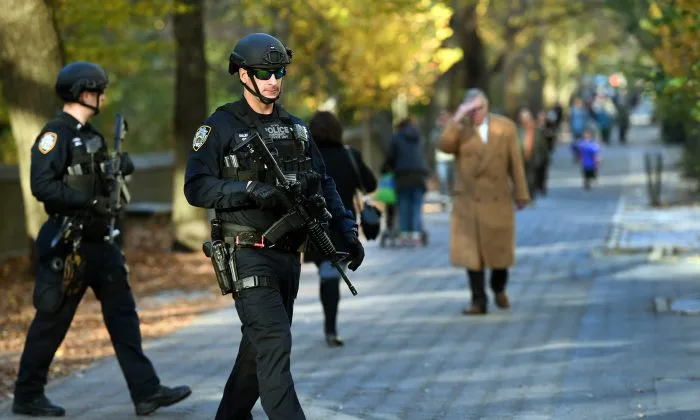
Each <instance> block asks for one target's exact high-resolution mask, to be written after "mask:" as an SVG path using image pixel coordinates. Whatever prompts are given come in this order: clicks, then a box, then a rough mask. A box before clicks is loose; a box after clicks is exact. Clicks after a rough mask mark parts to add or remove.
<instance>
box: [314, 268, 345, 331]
mask: <svg viewBox="0 0 700 420" xmlns="http://www.w3.org/2000/svg"><path fill="white" fill-rule="evenodd" d="M318 273H319V277H321V285H320V287H319V292H320V296H321V305H323V315H324V326H323V330H324V332H325V333H326V334H327V335H328V334H332V335H334V334H337V333H338V328H337V319H338V304H339V303H340V273H338V271H337V270H336V269H335V267H333V265H331V262H330V261H328V260H324V261H321V263H320V264H319V267H318Z"/></svg>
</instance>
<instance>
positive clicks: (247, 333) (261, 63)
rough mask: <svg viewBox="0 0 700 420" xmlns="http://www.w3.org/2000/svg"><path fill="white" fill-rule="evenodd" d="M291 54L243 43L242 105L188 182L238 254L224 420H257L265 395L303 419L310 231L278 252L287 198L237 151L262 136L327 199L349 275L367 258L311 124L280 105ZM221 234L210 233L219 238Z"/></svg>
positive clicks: (199, 137)
mask: <svg viewBox="0 0 700 420" xmlns="http://www.w3.org/2000/svg"><path fill="white" fill-rule="evenodd" d="M291 58H292V51H291V50H289V49H287V48H286V47H285V46H284V45H283V44H282V43H281V42H280V41H279V40H278V39H276V38H275V37H273V36H270V35H267V34H263V33H254V34H250V35H247V36H245V37H243V38H242V39H241V40H240V41H239V42H238V44H237V45H236V47H235V48H234V50H233V52H232V54H231V56H230V58H229V73H230V74H235V73H238V77H239V78H240V83H241V84H242V85H243V98H242V99H241V100H239V101H237V102H234V103H229V104H226V105H223V106H221V107H219V108H218V109H217V110H216V111H215V112H214V113H213V114H212V115H211V116H210V117H209V118H208V119H207V120H206V121H205V122H204V124H203V125H202V126H201V127H199V129H198V130H197V132H196V134H195V137H194V141H193V144H192V150H191V151H190V155H189V159H188V162H187V170H186V174H185V195H186V197H187V200H188V201H189V202H190V204H192V205H194V206H198V207H204V208H213V209H215V212H216V219H215V220H216V221H220V222H221V223H222V230H223V232H224V236H225V237H226V243H228V244H230V245H231V246H232V247H233V249H235V251H234V252H233V253H232V254H233V257H232V258H233V260H234V266H235V267H236V271H237V275H236V277H235V278H237V279H238V280H237V281H235V282H234V291H233V295H234V299H235V306H236V310H237V312H238V316H239V318H240V320H241V324H242V332H243V337H242V340H241V343H240V347H239V350H238V356H237V358H236V361H235V363H234V365H233V370H232V372H231V375H230V377H229V379H228V382H227V383H226V386H225V388H224V392H223V396H222V399H221V403H220V404H219V409H218V412H217V415H216V419H218V420H224V419H225V420H231V419H251V418H252V417H251V413H250V411H251V409H252V408H253V406H254V405H255V402H256V400H257V399H258V397H260V399H261V402H262V406H263V409H264V410H265V413H266V414H267V416H268V417H269V418H270V419H272V420H281V419H284V420H295V419H304V418H305V416H304V412H303V410H302V408H301V405H300V404H299V399H298V397H297V394H296V391H295V390H294V382H293V380H292V376H291V373H290V367H289V363H290V353H291V347H292V335H291V331H290V327H291V323H292V306H293V303H294V299H295V298H296V294H297V291H298V288H299V275H300V268H301V267H300V250H301V248H302V246H303V244H304V242H305V239H306V232H304V231H303V229H300V230H302V231H294V232H292V233H289V234H288V235H287V236H286V237H283V238H282V239H281V240H279V241H277V243H275V244H269V243H267V242H265V237H264V236H263V235H262V233H263V232H265V231H266V230H267V229H268V228H269V227H270V226H271V225H272V224H273V223H274V222H276V221H277V220H278V219H279V218H280V217H281V216H282V215H284V214H285V211H286V209H287V207H286V206H287V204H288V203H287V202H286V199H285V198H286V197H285V196H284V195H283V194H282V193H281V192H280V190H279V189H278V188H277V187H276V182H275V178H273V176H272V174H270V173H269V171H268V170H266V168H265V167H264V165H260V164H258V163H257V162H256V161H255V160H254V159H251V158H250V156H249V155H247V154H246V153H242V152H240V150H242V149H243V148H240V149H236V147H237V146H238V145H240V144H241V143H242V142H244V141H245V140H246V139H247V138H248V137H249V136H250V135H251V134H252V133H258V134H260V136H261V137H262V139H263V140H264V141H265V143H266V145H267V146H268V148H269V149H270V151H271V152H272V154H273V155H274V156H275V160H276V162H277V163H278V165H279V166H280V168H281V169H282V171H283V172H284V174H285V177H290V178H292V179H295V180H297V181H298V182H299V183H300V184H301V185H302V188H301V190H302V191H303V192H304V194H307V196H311V195H313V194H316V193H320V194H321V195H322V196H323V197H324V198H325V201H326V208H327V209H328V211H329V212H330V214H331V215H332V219H331V220H330V222H329V228H331V229H335V230H336V231H338V232H339V233H340V234H341V236H342V237H343V239H344V242H345V245H346V248H347V249H348V250H349V253H350V258H351V262H350V264H349V268H350V269H351V270H355V269H357V267H359V265H360V264H361V263H362V260H363V258H364V250H363V247H362V244H361V243H360V241H359V239H358V237H357V225H356V224H355V221H354V219H353V217H352V215H351V213H350V212H347V211H346V210H345V208H344V207H343V203H342V201H341V199H340V197H339V196H338V193H337V191H336V189H335V184H334V182H333V180H332V178H330V177H329V176H327V175H326V170H325V166H324V163H323V158H322V157H321V155H320V153H319V151H318V149H317V148H316V146H315V144H314V143H313V141H312V139H311V136H310V134H309V130H308V129H307V127H306V125H305V124H304V123H303V122H302V121H301V120H300V119H299V118H297V117H295V116H293V115H290V114H289V113H288V112H287V111H285V109H284V108H283V107H282V106H281V105H280V104H279V103H277V102H276V101H277V99H278V98H279V97H280V93H281V88H282V78H283V77H284V76H285V74H286V71H287V70H286V68H287V65H289V64H290V62H291ZM213 234H214V231H212V236H213Z"/></svg>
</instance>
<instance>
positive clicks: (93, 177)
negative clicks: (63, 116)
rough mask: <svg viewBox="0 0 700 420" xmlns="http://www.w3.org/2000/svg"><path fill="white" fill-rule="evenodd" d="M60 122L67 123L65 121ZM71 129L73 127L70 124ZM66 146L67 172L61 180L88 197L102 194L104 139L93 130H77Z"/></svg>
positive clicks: (104, 156)
mask: <svg viewBox="0 0 700 420" xmlns="http://www.w3.org/2000/svg"><path fill="white" fill-rule="evenodd" d="M59 122H60V123H62V124H65V125H69V124H67V123H66V122H65V121H61V120H59ZM71 129H73V130H74V129H75V127H73V126H71ZM67 147H68V162H67V164H66V166H67V168H68V169H67V173H66V174H64V177H63V180H64V182H65V183H66V184H68V186H70V187H71V188H74V189H76V190H79V191H82V192H83V193H85V194H87V195H88V196H90V197H94V196H96V195H99V194H104V193H105V190H104V185H103V183H102V173H103V171H102V165H103V164H104V162H105V161H106V160H107V154H106V152H107V147H106V145H105V143H104V139H103V138H102V137H101V136H99V135H98V134H96V133H94V132H89V131H86V132H81V131H79V132H77V133H76V135H75V137H73V138H72V139H71V141H70V143H69V144H68V145H67Z"/></svg>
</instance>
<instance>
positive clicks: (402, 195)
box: [397, 187, 425, 232]
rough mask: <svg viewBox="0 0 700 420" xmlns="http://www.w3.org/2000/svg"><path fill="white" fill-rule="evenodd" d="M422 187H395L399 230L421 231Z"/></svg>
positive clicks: (423, 190)
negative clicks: (397, 201) (397, 200)
mask: <svg viewBox="0 0 700 420" xmlns="http://www.w3.org/2000/svg"><path fill="white" fill-rule="evenodd" d="M423 194H425V188H423V187H403V188H397V195H398V199H399V223H400V225H401V232H421V231H423Z"/></svg>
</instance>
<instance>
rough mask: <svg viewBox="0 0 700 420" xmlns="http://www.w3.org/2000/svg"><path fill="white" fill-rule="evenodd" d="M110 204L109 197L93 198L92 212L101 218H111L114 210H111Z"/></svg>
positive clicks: (99, 196) (91, 203)
mask: <svg viewBox="0 0 700 420" xmlns="http://www.w3.org/2000/svg"><path fill="white" fill-rule="evenodd" d="M109 204H110V203H109V198H108V197H104V196H101V195H98V196H97V197H95V198H93V199H92V201H91V202H90V210H92V211H93V212H95V213H96V214H97V215H99V216H105V217H107V216H111V215H112V210H110V208H109Z"/></svg>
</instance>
